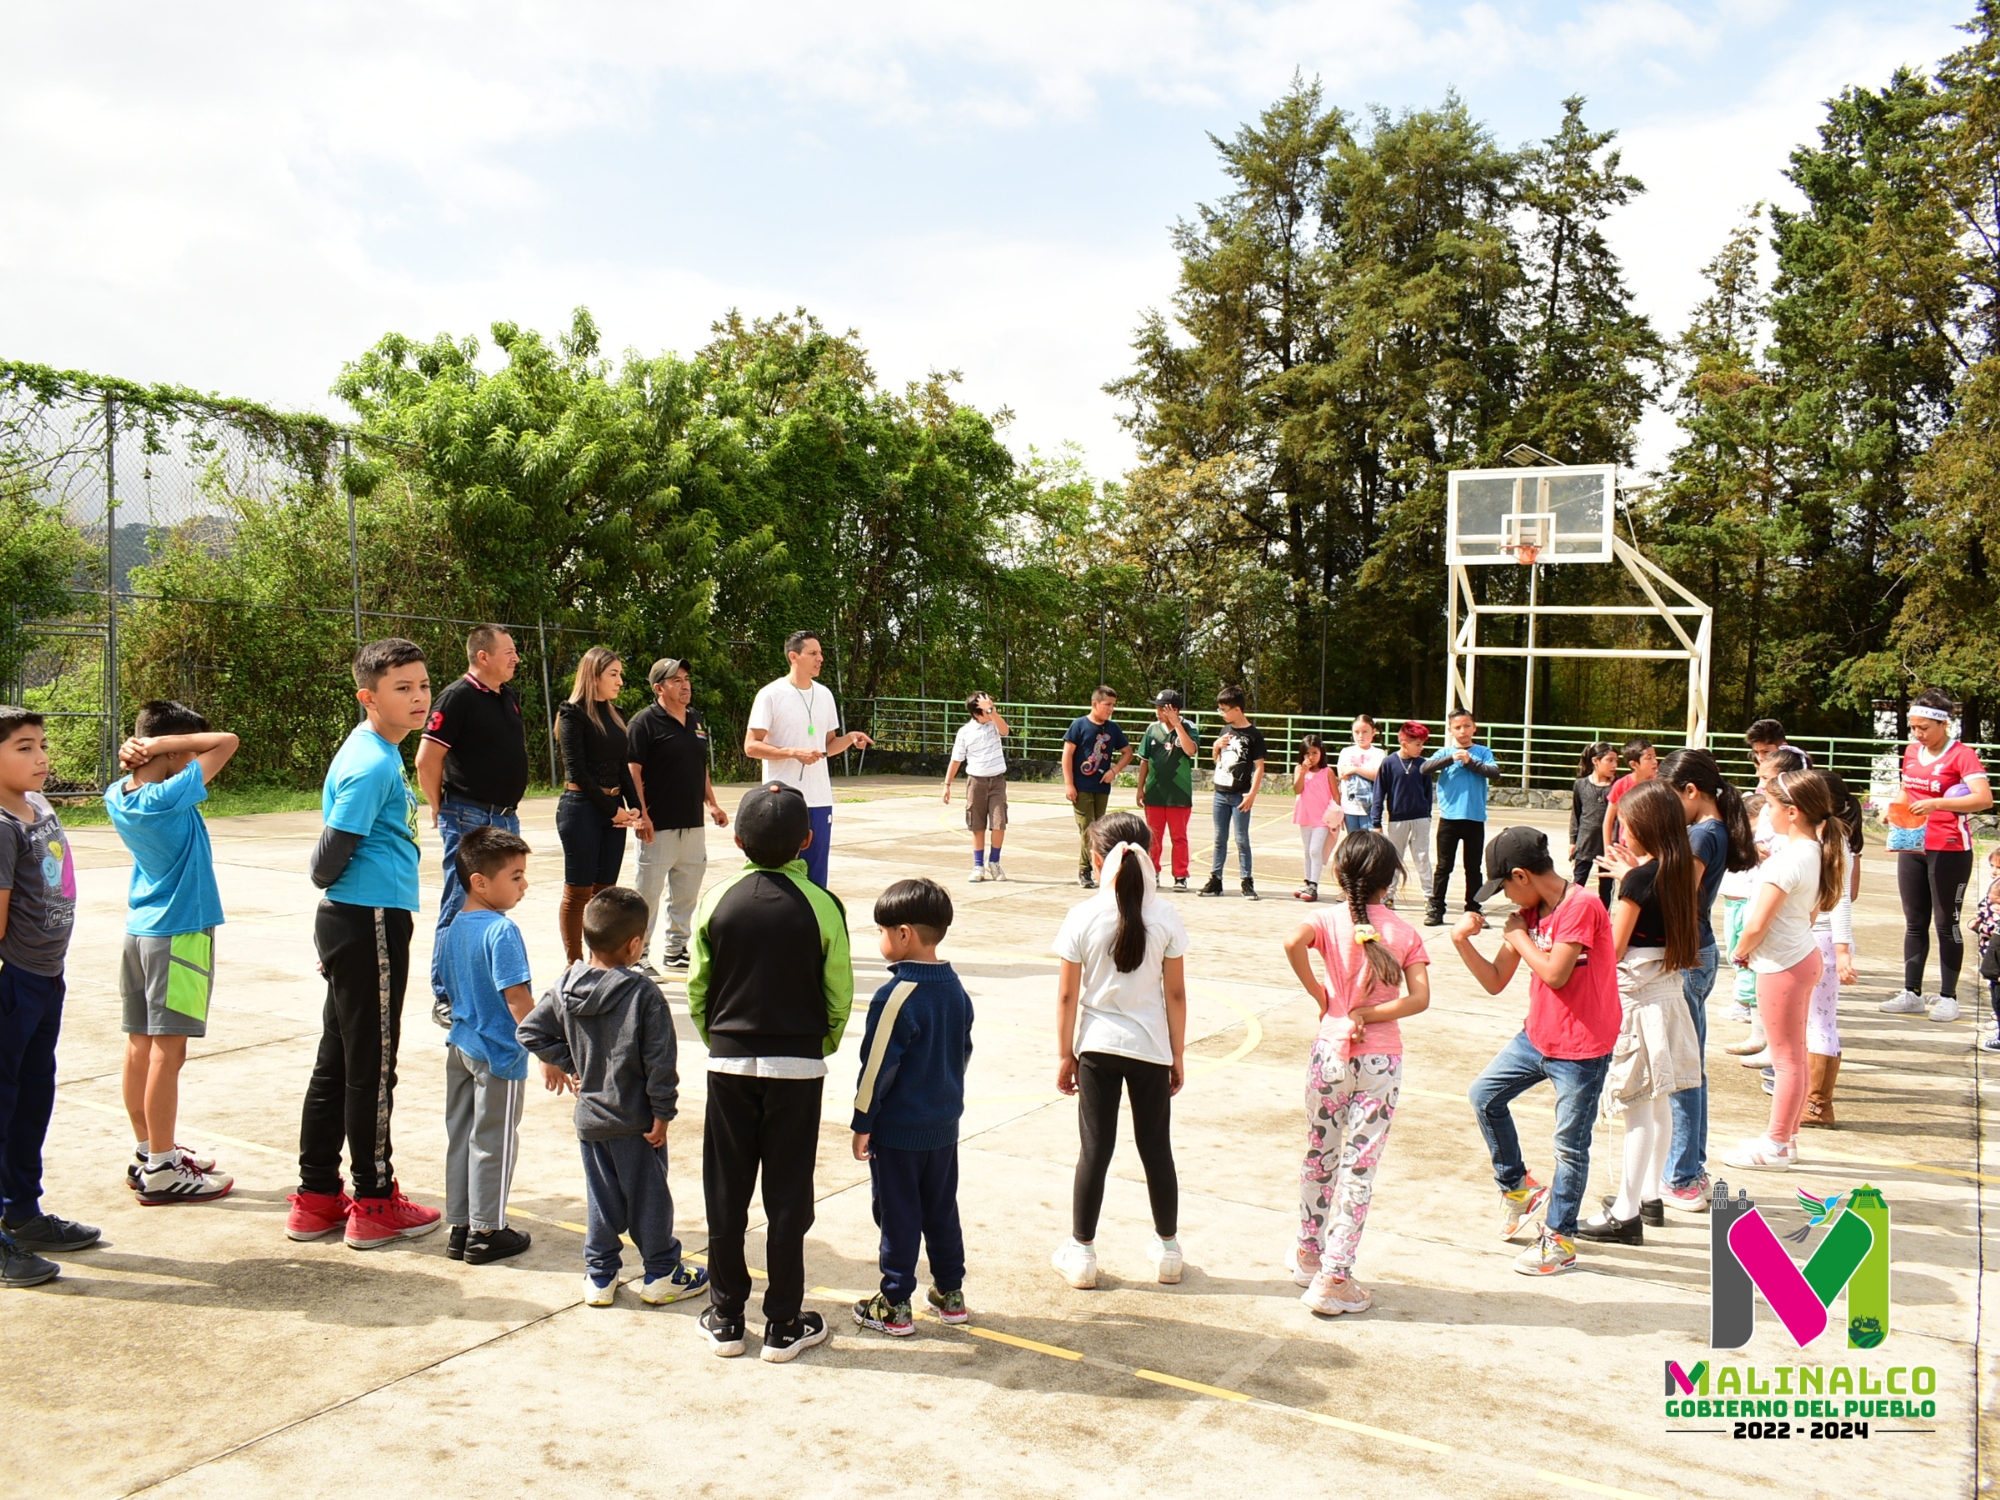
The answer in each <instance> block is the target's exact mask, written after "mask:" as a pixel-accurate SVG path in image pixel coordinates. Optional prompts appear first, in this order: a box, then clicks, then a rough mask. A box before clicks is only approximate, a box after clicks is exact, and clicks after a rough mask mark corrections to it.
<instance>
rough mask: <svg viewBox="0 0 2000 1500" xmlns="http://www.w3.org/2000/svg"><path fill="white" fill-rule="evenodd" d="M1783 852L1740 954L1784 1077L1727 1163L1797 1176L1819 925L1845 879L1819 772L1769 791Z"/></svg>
mask: <svg viewBox="0 0 2000 1500" xmlns="http://www.w3.org/2000/svg"><path fill="white" fill-rule="evenodd" d="M1764 795H1765V799H1766V806H1767V807H1768V809H1769V811H1770V814H1771V827H1772V829H1773V831H1774V832H1775V833H1776V834H1777V836H1778V845H1777V847H1776V848H1775V849H1773V850H1772V852H1771V857H1770V858H1769V859H1767V860H1765V861H1764V863H1763V864H1762V865H1761V866H1760V867H1759V868H1758V870H1757V893H1756V894H1755V895H1754V896H1753V897H1751V899H1750V911H1749V914H1748V916H1747V918H1746V919H1745V921H1744V924H1743V935H1742V936H1741V937H1739V938H1738V939H1737V940H1736V951H1735V953H1734V955H1733V957H1734V959H1735V962H1736V963H1737V964H1738V966H1742V965H1746V964H1747V965H1748V966H1749V967H1750V968H1751V969H1752V970H1754V971H1755V972H1756V975H1757V1011H1758V1014H1759V1015H1760V1016H1762V1018H1763V1021H1764V1036H1765V1041H1766V1044H1767V1045H1768V1046H1769V1048H1770V1052H1771V1062H1772V1065H1773V1066H1774V1067H1775V1068H1776V1069H1777V1075H1776V1077H1775V1078H1774V1080H1773V1084H1772V1092H1771V1118H1770V1123H1769V1125H1768V1126H1766V1128H1765V1131H1764V1134H1763V1135H1761V1136H1756V1137H1753V1138H1751V1139H1749V1140H1746V1141H1744V1142H1743V1143H1742V1144H1741V1145H1740V1146H1738V1147H1737V1148H1736V1149H1735V1150H1734V1151H1732V1152H1730V1153H1729V1155H1728V1156H1726V1157H1725V1158H1723V1159H1724V1160H1725V1161H1727V1162H1728V1163H1729V1165H1731V1166H1732V1167H1747V1168H1750V1169H1751V1170H1753V1171H1775V1172H1784V1171H1789V1170H1790V1169H1791V1168H1792V1166H1793V1164H1794V1163H1796V1162H1797V1161H1798V1143H1797V1141H1796V1139H1795V1137H1796V1135H1797V1133H1798V1126H1799V1116H1800V1115H1801V1114H1802V1113H1803V1112H1804V1109H1805V1101H1806V1013H1807V1009H1808V1007H1809V1005H1810V1003H1811V999H1812V992H1813V988H1814V986H1815V985H1817V984H1818V983H1819V976H1820V967H1821V964H1822V962H1823V960H1822V959H1821V957H1820V951H1819V944H1818V943H1817V942H1816V941H1814V938H1813V930H1812V929H1813V919H1814V918H1815V917H1817V916H1818V915H1819V914H1820V913H1821V912H1823V911H1831V910H1832V909H1833V908H1834V907H1835V906H1837V905H1839V903H1840V897H1841V892H1842V890H1843V888H1844V885H1845V882H1846V873H1847V829H1846V828H1845V827H1844V826H1843V825H1842V823H1841V821H1840V819H1839V818H1837V817H1835V816H1834V805H1835V804H1834V796H1833V790H1832V788H1831V787H1829V786H1828V785H1827V782H1826V778H1825V777H1823V776H1821V775H1820V774H1819V773H1818V772H1817V771H1787V772H1783V773H1781V774H1779V775H1777V776H1775V777H1773V778H1772V779H1771V780H1770V781H1768V782H1767V783H1765V786H1764Z"/></svg>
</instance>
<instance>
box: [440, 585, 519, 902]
mask: <svg viewBox="0 0 2000 1500" xmlns="http://www.w3.org/2000/svg"><path fill="white" fill-rule="evenodd" d="M465 659H466V661H467V662H468V663H470V665H469V667H468V669H467V671H466V674H465V675H464V676H463V677H461V678H459V679H458V681H456V682H454V683H452V684H451V685H450V686H449V687H447V688H446V689H445V690H444V691H443V692H441V693H439V694H438V695H437V701H436V702H435V703H433V704H432V705H431V716H430V718H429V719H428V720H426V721H425V723H424V737H423V739H422V740H420V741H419V742H418V744H417V785H418V786H419V787H420V788H421V789H422V790H423V794H424V801H426V802H427V803H429V804H430V809H431V827H433V828H435V829H437V831H438V833H439V834H440V835H442V837H443V839H444V900H443V901H441V902H439V903H438V922H437V930H438V932H439V933H443V931H444V930H445V928H447V927H449V926H451V924H452V919H453V918H455V917H456V916H457V915H458V914H459V911H460V910H461V909H462V908H463V907H464V905H465V888H464V887H463V886H462V885H460V884H459V880H458V859H457V855H458V841H459V839H461V838H462V837H464V835H465V832H466V830H467V829H470V828H478V827H481V826H482V825H488V824H490V825H491V826H493V827H495V828H504V829H506V830H507V831H508V832H509V833H513V834H518V833H519V832H520V831H521V819H520V814H519V808H520V802H521V796H522V794H523V793H524V792H526V791H527V790H528V732H527V728H526V726H525V725H524V724H523V723H522V721H521V700H520V699H519V698H517V697H516V696H515V695H514V690H513V689H512V688H511V687H509V686H507V684H508V683H510V682H512V681H513V680H514V671H515V669H516V668H517V667H519V666H520V664H521V653H520V652H518V651H516V650H515V649H514V638H513V637H512V636H510V635H508V634H507V632H506V631H504V630H502V629H501V628H500V627H499V626H498V625H481V626H478V627H476V628H475V629H474V630H473V632H472V633H471V634H470V635H468V636H467V637H466V638H465Z"/></svg>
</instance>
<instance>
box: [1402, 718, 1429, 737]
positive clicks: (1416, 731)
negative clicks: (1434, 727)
mask: <svg viewBox="0 0 2000 1500" xmlns="http://www.w3.org/2000/svg"><path fill="white" fill-rule="evenodd" d="M1396 733H1397V734H1407V735H1408V736H1409V737H1410V738H1411V739H1413V740H1427V739H1429V738H1430V737H1431V732H1430V730H1428V729H1426V728H1425V727H1424V726H1423V725H1421V724H1419V723H1418V722H1417V721H1416V720H1415V719H1405V720H1403V722H1402V723H1401V724H1400V725H1398V726H1397V729H1396Z"/></svg>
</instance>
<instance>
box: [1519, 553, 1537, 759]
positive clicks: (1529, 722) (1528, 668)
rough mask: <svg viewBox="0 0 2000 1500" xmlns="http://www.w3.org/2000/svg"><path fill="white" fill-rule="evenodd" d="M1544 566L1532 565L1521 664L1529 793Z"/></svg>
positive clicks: (1523, 747) (1523, 752)
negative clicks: (1525, 650) (1524, 655)
mask: <svg viewBox="0 0 2000 1500" xmlns="http://www.w3.org/2000/svg"><path fill="white" fill-rule="evenodd" d="M1541 577H1542V565H1541V564H1540V563H1535V562H1531V563H1529V564H1528V655H1527V658H1526V659H1525V660H1524V661H1523V662H1522V663H1521V790H1522V791H1524V792H1525V791H1526V790H1527V789H1528V767H1530V766H1532V765H1533V764H1534V763H1535V621H1536V620H1538V619H1540V618H1541V613H1542V612H1541V609H1540V607H1539V605H1540V598H1539V586H1540V584H1541Z"/></svg>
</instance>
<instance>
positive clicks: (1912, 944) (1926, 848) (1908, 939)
mask: <svg viewBox="0 0 2000 1500" xmlns="http://www.w3.org/2000/svg"><path fill="white" fill-rule="evenodd" d="M1951 715H1952V702H1951V699H1950V697H1949V696H1948V695H1946V694H1944V693H1941V692H1938V691H1937V690H1936V689H1935V688H1933V689H1932V690H1931V691H1929V692H1925V693H1919V694H1918V695H1917V696H1916V697H1915V698H1914V699H1912V700H1911V702H1910V710H1909V720H1910V744H1909V748H1908V749H1906V750H1905V751H1904V752H1903V796H1904V797H1905V798H1906V799H1907V805H1908V810H1909V812H1910V813H1912V814H1915V815H1921V816H1923V818H1924V826H1923V847H1922V848H1921V849H1900V850H1898V851H1897V854H1896V890H1897V892H1898V894H1900V895H1901V896H1902V898H1903V989H1902V992H1901V993H1900V994H1898V995H1895V996H1894V997H1892V998H1890V999H1888V1000H1884V1001H1883V1002H1882V1009H1884V1010H1886V1011H1888V1012H1889V1013H1890V1014H1891V1015H1919V1014H1923V1013H1925V1012H1928V1013H1929V1015H1930V1018H1931V1019H1932V1020H1933V1021H1956V1020H1957V1019H1958V971H1959V969H1960V968H1961V967H1962V966H1963V965H1964V963H1965V935H1964V934H1963V933H1962V932H1961V931H1960V930H1959V920H1960V915H1961V913H1962V912H1963V911H1964V908H1965V888H1966V885H1967V884H1968V883H1969V882H1970V881H1971V879H1972V817H1971V815H1972V814H1973V813H1977V812H1984V811H1986V809H1987V808H1989V807H1991V806H1992V805H1993V792H1992V789H1991V788H1990V787H1989V786H1988V785H1987V780H1986V767H1985V766H1983V765H1981V764H1980V763H1979V757H1978V756H1977V755H1975V754H1974V753H1973V752H1972V748H1971V747H1970V746H1968V745H1964V744H1961V743H1960V742H1959V741H1958V740H1957V739H1955V738H1954V737H1953V735H1952V732H1951ZM1933 924H1935V925H1936V928H1937V940H1938V987H1937V992H1936V993H1935V994H1931V995H1926V994H1924V993H1923V987H1924V964H1925V962H1926V961H1927V960H1928V959H1929V958H1930V952H1931V927H1932V925H1933Z"/></svg>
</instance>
